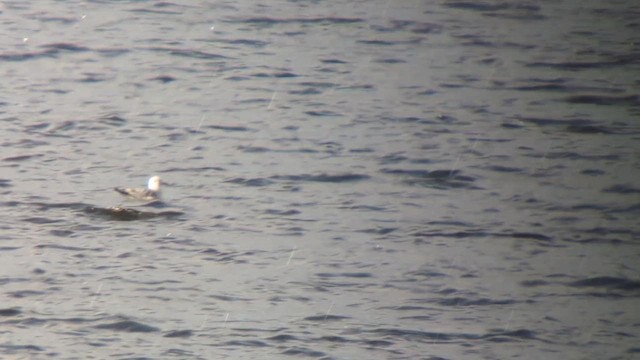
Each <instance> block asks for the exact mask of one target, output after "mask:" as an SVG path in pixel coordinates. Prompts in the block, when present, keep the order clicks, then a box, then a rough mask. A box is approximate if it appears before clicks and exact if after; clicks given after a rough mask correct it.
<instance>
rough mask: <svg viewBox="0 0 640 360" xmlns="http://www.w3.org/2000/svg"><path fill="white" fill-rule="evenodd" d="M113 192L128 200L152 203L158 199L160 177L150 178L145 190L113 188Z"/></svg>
mask: <svg viewBox="0 0 640 360" xmlns="http://www.w3.org/2000/svg"><path fill="white" fill-rule="evenodd" d="M114 190H115V191H117V192H119V193H120V194H122V195H125V196H127V197H129V198H132V199H136V200H141V201H154V200H158V199H159V198H160V177H159V176H152V177H151V178H149V182H148V183H147V188H146V189H145V188H122V187H117V188H114Z"/></svg>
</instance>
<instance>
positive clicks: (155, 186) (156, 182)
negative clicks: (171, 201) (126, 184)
mask: <svg viewBox="0 0 640 360" xmlns="http://www.w3.org/2000/svg"><path fill="white" fill-rule="evenodd" d="M147 188H148V189H149V190H151V191H160V177H159V176H152V177H151V178H149V184H147Z"/></svg>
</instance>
